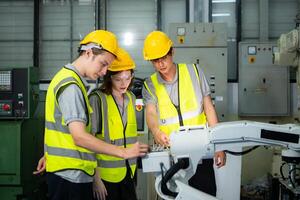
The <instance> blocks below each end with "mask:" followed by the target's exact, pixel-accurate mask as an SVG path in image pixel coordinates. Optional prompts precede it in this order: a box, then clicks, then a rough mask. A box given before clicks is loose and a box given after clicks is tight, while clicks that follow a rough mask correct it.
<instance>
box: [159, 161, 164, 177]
mask: <svg viewBox="0 0 300 200" xmlns="http://www.w3.org/2000/svg"><path fill="white" fill-rule="evenodd" d="M159 165H160V172H161V177H162V178H163V177H164V169H163V167H164V163H162V162H161V163H159Z"/></svg>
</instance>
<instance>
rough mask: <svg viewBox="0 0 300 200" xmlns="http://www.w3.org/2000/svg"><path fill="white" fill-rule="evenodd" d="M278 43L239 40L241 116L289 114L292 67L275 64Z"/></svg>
mask: <svg viewBox="0 0 300 200" xmlns="http://www.w3.org/2000/svg"><path fill="white" fill-rule="evenodd" d="M276 51H278V49H277V46H276V43H275V42H272V41H269V42H254V41H249V42H247V41H244V42H240V43H239V89H238V95H239V102H238V104H239V115H240V116H288V115H289V114H290V84H289V80H290V78H289V75H290V72H289V67H288V66H282V65H275V64H273V53H275V52H276Z"/></svg>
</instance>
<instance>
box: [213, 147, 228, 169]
mask: <svg viewBox="0 0 300 200" xmlns="http://www.w3.org/2000/svg"><path fill="white" fill-rule="evenodd" d="M215 163H216V166H217V167H218V168H220V167H223V166H224V165H225V164H226V154H225V152H224V151H218V152H215Z"/></svg>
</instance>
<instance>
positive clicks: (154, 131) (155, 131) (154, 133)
mask: <svg viewBox="0 0 300 200" xmlns="http://www.w3.org/2000/svg"><path fill="white" fill-rule="evenodd" d="M159 132H160V130H159V129H156V130H153V131H152V134H153V136H154V137H155V136H158V135H159Z"/></svg>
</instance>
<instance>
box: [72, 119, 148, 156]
mask: <svg viewBox="0 0 300 200" xmlns="http://www.w3.org/2000/svg"><path fill="white" fill-rule="evenodd" d="M68 126H69V130H70V133H71V135H72V138H73V141H74V143H75V145H77V146H80V147H83V148H86V149H89V150H90V151H93V152H95V153H102V154H107V155H111V156H116V157H119V158H124V159H129V158H135V157H139V156H145V155H146V153H147V152H148V145H146V144H142V143H141V144H140V143H139V142H136V143H135V144H133V145H132V146H131V147H130V148H123V147H118V146H115V145H112V144H108V143H106V142H104V141H102V140H100V139H98V138H96V137H94V136H93V135H91V134H89V133H88V132H86V131H85V124H84V123H83V122H81V121H72V122H70V123H69V125H68Z"/></svg>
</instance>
